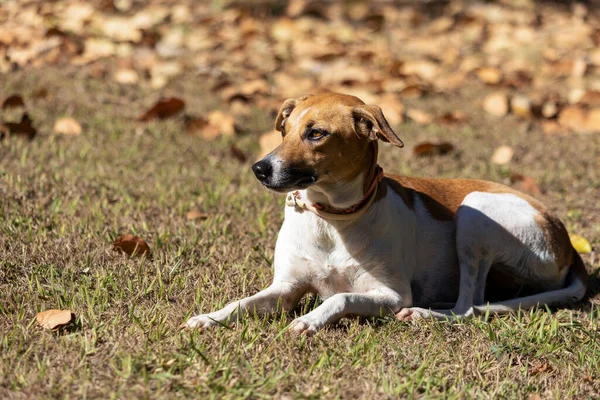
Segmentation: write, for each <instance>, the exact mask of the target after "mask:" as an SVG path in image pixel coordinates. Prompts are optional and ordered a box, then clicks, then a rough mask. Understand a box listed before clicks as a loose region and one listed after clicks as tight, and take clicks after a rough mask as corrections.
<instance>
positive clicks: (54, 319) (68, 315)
mask: <svg viewBox="0 0 600 400" xmlns="http://www.w3.org/2000/svg"><path fill="white" fill-rule="evenodd" d="M35 318H36V320H37V323H38V324H40V325H41V326H42V328H44V329H51V330H52V329H57V328H60V327H61V326H64V325H67V324H69V323H70V322H71V320H72V319H73V313H72V312H71V310H47V311H42V312H39V313H37V315H36V316H35Z"/></svg>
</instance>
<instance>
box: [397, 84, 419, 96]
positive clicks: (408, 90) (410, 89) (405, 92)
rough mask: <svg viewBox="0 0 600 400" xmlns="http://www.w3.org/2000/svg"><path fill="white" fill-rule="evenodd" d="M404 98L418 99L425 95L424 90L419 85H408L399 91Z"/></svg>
mask: <svg viewBox="0 0 600 400" xmlns="http://www.w3.org/2000/svg"><path fill="white" fill-rule="evenodd" d="M398 94H399V95H400V97H402V98H403V99H418V98H419V97H421V96H423V94H424V91H423V89H422V88H421V87H419V86H417V85H410V86H406V87H405V88H404V89H402V90H400V92H399V93H398Z"/></svg>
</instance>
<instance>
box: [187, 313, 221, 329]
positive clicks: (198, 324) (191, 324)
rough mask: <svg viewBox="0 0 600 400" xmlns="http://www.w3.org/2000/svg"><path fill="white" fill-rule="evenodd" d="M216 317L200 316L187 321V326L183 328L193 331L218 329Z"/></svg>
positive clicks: (209, 315)
mask: <svg viewBox="0 0 600 400" xmlns="http://www.w3.org/2000/svg"><path fill="white" fill-rule="evenodd" d="M215 317H216V316H213V315H211V314H200V315H196V316H194V317H191V318H190V319H188V320H187V322H186V323H185V324H183V325H182V328H191V329H207V328H216V327H217V326H219V322H217V321H218V319H217V318H215Z"/></svg>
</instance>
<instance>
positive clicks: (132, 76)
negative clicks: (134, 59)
mask: <svg viewBox="0 0 600 400" xmlns="http://www.w3.org/2000/svg"><path fill="white" fill-rule="evenodd" d="M114 80H115V81H116V82H118V83H120V84H122V85H134V84H136V83H138V80H139V76H138V73H137V72H136V71H135V70H134V69H131V68H119V69H118V70H117V71H116V72H115V75H114Z"/></svg>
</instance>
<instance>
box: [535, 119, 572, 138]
mask: <svg viewBox="0 0 600 400" xmlns="http://www.w3.org/2000/svg"><path fill="white" fill-rule="evenodd" d="M540 124H541V125H542V132H544V133H545V134H546V135H554V134H561V133H566V130H565V128H563V127H562V126H560V125H559V123H558V122H556V121H554V120H550V121H546V120H544V121H541V122H540Z"/></svg>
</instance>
